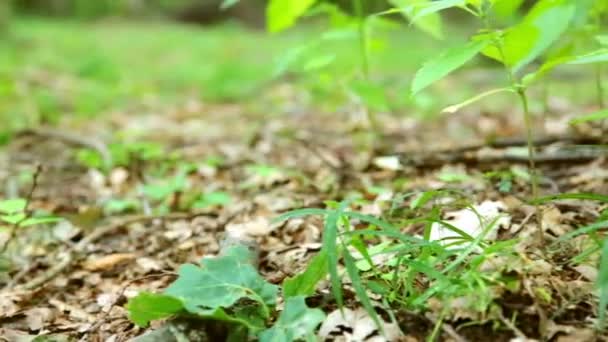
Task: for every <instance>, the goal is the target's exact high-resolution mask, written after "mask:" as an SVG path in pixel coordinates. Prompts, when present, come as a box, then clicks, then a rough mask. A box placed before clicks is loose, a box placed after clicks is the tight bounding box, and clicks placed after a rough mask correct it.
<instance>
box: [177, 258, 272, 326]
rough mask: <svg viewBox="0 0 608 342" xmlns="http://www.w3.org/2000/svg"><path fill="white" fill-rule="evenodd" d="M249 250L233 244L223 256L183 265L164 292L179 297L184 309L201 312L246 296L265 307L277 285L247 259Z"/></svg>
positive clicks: (234, 301) (229, 305) (232, 302)
mask: <svg viewBox="0 0 608 342" xmlns="http://www.w3.org/2000/svg"><path fill="white" fill-rule="evenodd" d="M249 259H250V252H249V251H248V250H247V249H246V248H244V247H242V246H235V247H233V248H231V249H230V251H228V252H227V254H226V255H224V256H222V257H219V258H208V259H203V260H202V261H201V266H200V267H199V266H197V265H192V264H186V265H182V266H181V267H180V268H179V272H178V273H179V277H178V278H177V280H176V281H175V282H174V283H173V284H171V285H170V286H169V287H168V288H167V289H166V290H165V294H167V295H171V296H174V297H176V298H179V299H180V300H181V301H182V302H183V303H184V307H185V309H186V310H188V311H189V312H192V313H201V312H206V311H208V310H215V309H217V308H229V307H231V306H233V305H234V304H235V303H236V302H237V301H238V300H240V299H243V298H249V299H251V300H254V301H256V302H258V303H259V304H260V305H262V306H263V307H264V308H266V313H265V315H266V316H267V315H268V312H267V310H268V309H267V306H268V305H273V304H274V303H275V301H276V296H277V286H276V285H273V284H270V283H268V282H267V281H266V280H264V278H262V277H261V276H260V275H259V274H258V273H257V271H256V269H255V268H254V267H253V266H252V264H251V263H250V262H249Z"/></svg>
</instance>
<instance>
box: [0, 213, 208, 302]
mask: <svg viewBox="0 0 608 342" xmlns="http://www.w3.org/2000/svg"><path fill="white" fill-rule="evenodd" d="M198 216H213V217H215V216H216V215H214V214H209V213H169V214H166V215H133V216H128V217H125V218H123V219H121V220H119V221H116V222H113V223H110V224H108V225H105V226H102V227H99V228H96V229H95V230H93V231H92V232H91V233H90V234H89V235H87V236H85V237H84V238H83V239H82V240H80V241H79V242H78V243H77V244H75V245H74V246H73V247H71V248H70V249H69V250H68V251H67V252H66V253H65V254H64V255H65V256H64V257H63V258H62V259H61V260H60V261H59V262H58V263H56V264H55V266H53V267H51V268H49V269H48V270H46V271H44V272H43V273H42V274H40V275H39V276H37V277H35V278H34V279H32V280H30V281H28V282H27V283H25V284H23V285H20V286H16V288H17V289H18V290H29V291H31V290H34V289H37V288H38V287H40V286H42V285H44V284H45V283H47V282H49V281H50V280H51V279H53V278H55V277H56V276H57V275H59V274H60V273H62V272H63V271H64V270H65V269H67V268H69V267H70V266H71V265H72V264H73V263H74V261H75V260H76V259H77V255H79V254H82V253H83V252H85V249H86V247H87V246H88V245H90V244H92V243H93V242H95V241H97V240H99V239H100V238H102V237H103V236H105V235H107V234H110V233H112V232H114V231H116V230H118V229H120V228H122V227H126V226H129V225H131V224H134V223H141V222H150V221H153V220H157V219H158V220H182V219H193V218H195V217H198ZM5 290H7V291H11V290H12V289H10V288H9V289H4V290H3V291H2V292H4V291H5Z"/></svg>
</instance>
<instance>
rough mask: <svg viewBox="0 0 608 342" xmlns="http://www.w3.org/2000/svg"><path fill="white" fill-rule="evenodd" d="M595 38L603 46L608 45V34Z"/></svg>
mask: <svg viewBox="0 0 608 342" xmlns="http://www.w3.org/2000/svg"><path fill="white" fill-rule="evenodd" d="M595 40H597V42H598V43H600V44H601V45H603V46H608V35H602V36H596V37H595Z"/></svg>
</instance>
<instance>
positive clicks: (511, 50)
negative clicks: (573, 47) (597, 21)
mask: <svg viewBox="0 0 608 342" xmlns="http://www.w3.org/2000/svg"><path fill="white" fill-rule="evenodd" d="M575 9H576V7H575V5H574V3H573V2H572V1H570V0H541V1H539V2H537V3H536V4H535V5H534V7H533V8H532V9H531V10H530V11H529V12H528V14H527V15H526V17H525V18H524V20H523V21H522V22H521V23H519V24H517V25H515V26H513V27H511V28H510V29H508V30H507V31H506V32H505V34H504V36H503V37H502V38H501V43H500V44H501V45H502V52H501V49H499V48H498V47H497V46H496V45H491V46H488V47H486V48H485V49H484V50H483V51H482V53H483V54H484V55H486V56H488V57H490V58H494V59H496V60H498V61H500V62H501V63H503V64H505V65H506V66H508V67H510V68H511V69H512V70H513V71H514V72H517V71H519V70H521V69H522V68H523V67H525V66H526V65H528V64H529V63H530V62H532V61H533V60H534V59H536V58H537V57H538V56H540V55H541V54H542V53H543V52H544V51H545V50H547V49H548V48H549V47H550V46H551V45H552V44H553V43H554V42H555V41H556V40H557V39H558V38H559V37H560V36H561V35H562V33H563V32H564V31H565V30H566V29H567V28H568V26H569V25H570V21H571V20H572V18H573V17H574V13H575Z"/></svg>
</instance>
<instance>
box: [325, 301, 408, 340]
mask: <svg viewBox="0 0 608 342" xmlns="http://www.w3.org/2000/svg"><path fill="white" fill-rule="evenodd" d="M383 323H384V334H385V335H384V336H382V334H381V333H380V332H379V331H378V328H377V327H376V324H375V323H374V320H373V319H372V318H371V317H370V316H369V315H368V313H367V312H366V311H365V310H364V309H362V308H359V309H357V310H354V311H353V310H351V309H348V308H345V309H343V313H342V312H340V310H335V311H333V312H332V313H330V314H329V315H328V316H327V318H326V319H325V321H324V322H323V324H322V325H321V328H320V329H319V337H321V338H322V339H323V340H326V339H328V338H331V337H338V336H339V337H341V338H340V339H339V340H341V341H348V342H364V341H365V342H372V341H373V342H381V341H398V340H399V338H400V337H401V336H402V335H403V334H402V333H401V330H400V329H399V326H398V325H397V324H395V323H388V322H383Z"/></svg>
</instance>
